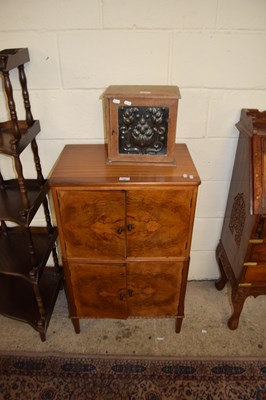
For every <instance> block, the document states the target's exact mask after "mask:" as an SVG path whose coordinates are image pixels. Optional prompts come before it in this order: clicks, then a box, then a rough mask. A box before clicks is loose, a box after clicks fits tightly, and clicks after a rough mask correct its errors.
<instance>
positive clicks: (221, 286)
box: [215, 261, 227, 290]
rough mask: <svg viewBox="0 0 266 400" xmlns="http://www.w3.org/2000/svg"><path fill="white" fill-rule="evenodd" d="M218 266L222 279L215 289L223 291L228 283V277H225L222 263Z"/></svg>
mask: <svg viewBox="0 0 266 400" xmlns="http://www.w3.org/2000/svg"><path fill="white" fill-rule="evenodd" d="M218 266H219V270H220V278H219V279H218V280H217V281H216V282H215V287H216V289H217V290H223V289H224V287H225V285H226V282H227V277H226V275H225V272H224V270H223V267H222V265H221V263H220V261H219V262H218Z"/></svg>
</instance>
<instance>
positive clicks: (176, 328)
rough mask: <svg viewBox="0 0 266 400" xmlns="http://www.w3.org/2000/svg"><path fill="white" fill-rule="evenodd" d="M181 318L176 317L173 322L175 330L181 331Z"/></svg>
mask: <svg viewBox="0 0 266 400" xmlns="http://www.w3.org/2000/svg"><path fill="white" fill-rule="evenodd" d="M182 322H183V318H182V317H181V318H180V317H177V318H176V323H175V332H176V333H180V331H181V326H182Z"/></svg>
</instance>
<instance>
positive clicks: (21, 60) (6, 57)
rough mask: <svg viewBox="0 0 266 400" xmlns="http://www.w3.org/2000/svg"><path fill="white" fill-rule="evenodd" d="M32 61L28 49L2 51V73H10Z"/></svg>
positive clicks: (0, 60) (0, 63)
mask: <svg viewBox="0 0 266 400" xmlns="http://www.w3.org/2000/svg"><path fill="white" fill-rule="evenodd" d="M28 61H30V56H29V50H28V49H27V48H18V49H5V50H1V51H0V71H10V70H11V69H13V68H17V67H19V66H20V65H22V64H25V63H27V62H28Z"/></svg>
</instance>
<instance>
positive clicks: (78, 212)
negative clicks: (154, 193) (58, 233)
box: [58, 190, 125, 259]
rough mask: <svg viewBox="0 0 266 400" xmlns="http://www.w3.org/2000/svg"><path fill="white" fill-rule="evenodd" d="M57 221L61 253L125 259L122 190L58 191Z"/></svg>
mask: <svg viewBox="0 0 266 400" xmlns="http://www.w3.org/2000/svg"><path fill="white" fill-rule="evenodd" d="M58 201H59V207H60V223H61V229H62V232H63V240H64V249H63V252H65V256H66V257H69V258H72V257H73V258H89V259H98V258H100V259H109V258H112V259H124V258H125V229H124V227H125V211H124V210H125V193H124V192H122V191H104V190H103V191H88V190H60V191H59V192H58Z"/></svg>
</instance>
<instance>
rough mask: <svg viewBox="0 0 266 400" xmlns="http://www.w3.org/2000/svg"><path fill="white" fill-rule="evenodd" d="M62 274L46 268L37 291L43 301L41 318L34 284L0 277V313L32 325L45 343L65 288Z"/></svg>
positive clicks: (10, 277)
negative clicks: (61, 293)
mask: <svg viewBox="0 0 266 400" xmlns="http://www.w3.org/2000/svg"><path fill="white" fill-rule="evenodd" d="M62 282H63V272H62V270H61V271H60V272H55V271H54V268H47V269H45V271H44V273H43V275H42V279H41V280H40V282H39V284H38V289H39V292H40V296H41V299H42V302H43V307H44V310H45V312H44V316H43V318H41V315H40V311H39V308H38V304H37V301H36V295H35V293H34V284H30V283H29V282H28V281H26V280H24V279H18V278H17V277H14V276H8V275H1V276H0V314H2V315H4V316H6V317H9V318H13V319H16V320H19V321H22V322H26V323H28V324H30V325H31V326H32V327H33V328H34V329H35V330H37V331H38V332H39V333H40V334H41V338H42V340H45V332H46V330H47V327H48V324H49V321H50V318H51V315H52V312H53V309H54V305H55V302H56V299H57V295H58V292H59V290H60V289H61V288H62Z"/></svg>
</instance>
